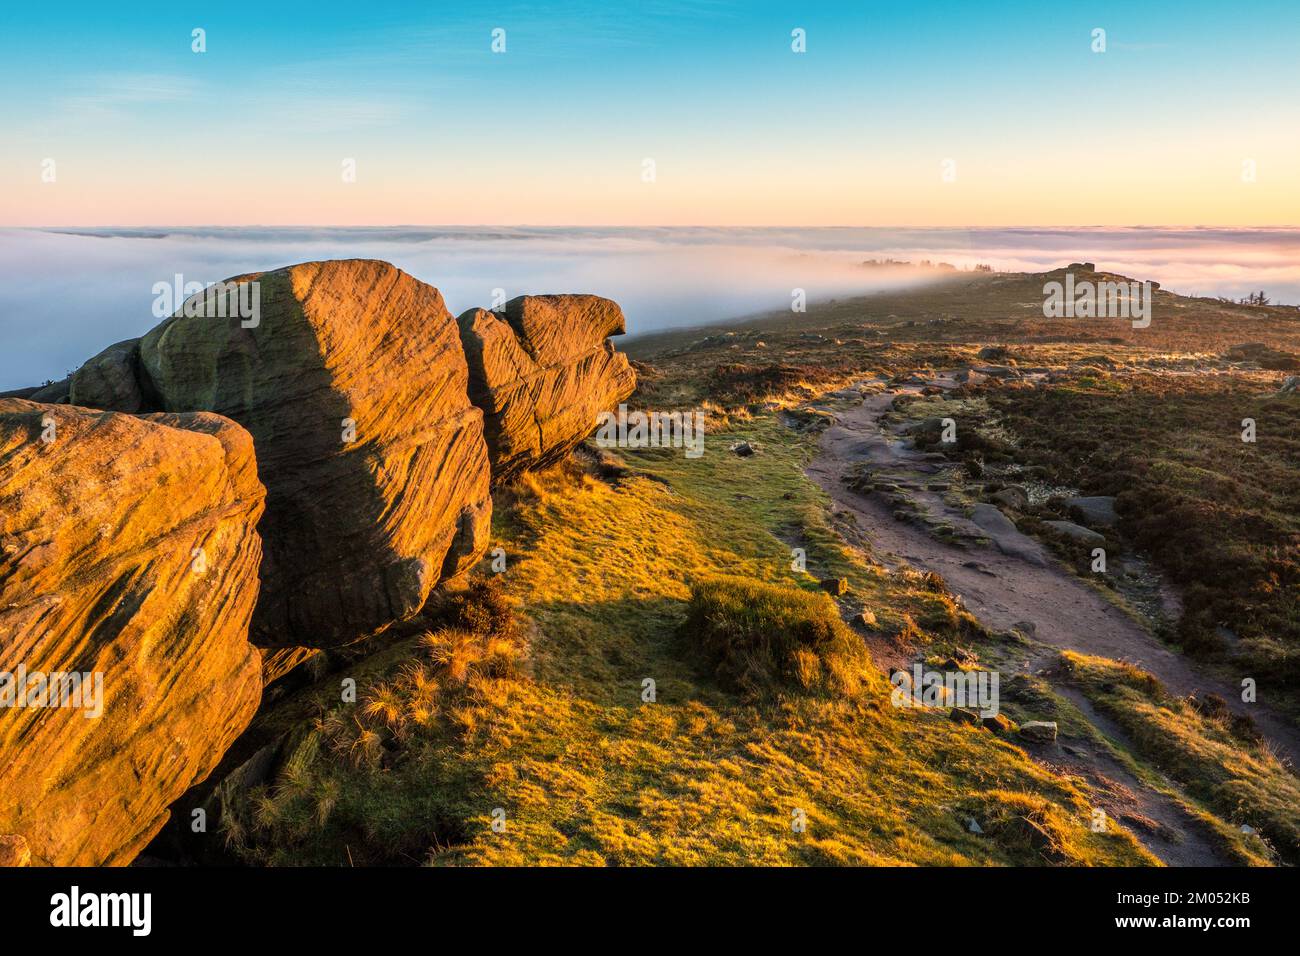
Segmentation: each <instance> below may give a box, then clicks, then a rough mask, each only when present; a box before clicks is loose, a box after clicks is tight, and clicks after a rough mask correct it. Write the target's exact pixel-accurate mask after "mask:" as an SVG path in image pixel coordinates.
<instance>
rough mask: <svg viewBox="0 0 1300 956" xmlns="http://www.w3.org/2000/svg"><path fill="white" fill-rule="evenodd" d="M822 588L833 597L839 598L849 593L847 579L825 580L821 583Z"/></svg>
mask: <svg viewBox="0 0 1300 956" xmlns="http://www.w3.org/2000/svg"><path fill="white" fill-rule="evenodd" d="M822 587H823V588H825V589H826V590H827V591H829V592H830V593H831V594H832V595H834V596H835V597H841V596H843V595H845V594H848V593H849V579H848V578H827V579H826V580H824V581H822Z"/></svg>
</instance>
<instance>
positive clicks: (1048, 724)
mask: <svg viewBox="0 0 1300 956" xmlns="http://www.w3.org/2000/svg"><path fill="white" fill-rule="evenodd" d="M1020 736H1022V737H1024V738H1025V739H1026V740H1032V741H1033V742H1034V743H1038V744H1050V743H1051V742H1052V741H1054V740H1056V721H1054V720H1027V721H1025V722H1024V723H1023V724H1021V725H1020Z"/></svg>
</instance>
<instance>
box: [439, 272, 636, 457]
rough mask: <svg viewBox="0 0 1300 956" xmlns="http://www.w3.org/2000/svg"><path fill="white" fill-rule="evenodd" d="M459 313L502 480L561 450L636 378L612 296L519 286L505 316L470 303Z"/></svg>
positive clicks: (475, 394) (476, 396) (472, 383)
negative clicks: (617, 339) (526, 290)
mask: <svg viewBox="0 0 1300 956" xmlns="http://www.w3.org/2000/svg"><path fill="white" fill-rule="evenodd" d="M457 321H458V324H459V325H460V335H461V342H462V343H463V345H464V347H465V357H466V359H467V360H468V362H469V388H470V397H471V398H472V399H473V401H474V403H475V404H476V405H478V406H479V407H481V408H482V409H483V413H484V426H483V428H484V434H485V436H486V438H487V443H488V450H489V452H490V453H491V456H492V478H493V480H494V481H497V482H500V481H503V480H505V479H508V478H510V477H511V476H513V475H515V474H518V473H519V472H520V471H524V470H527V469H530V468H537V467H540V466H543V465H546V464H549V463H551V462H553V461H556V460H557V459H559V458H561V457H562V456H563V455H565V454H567V453H568V452H569V451H570V450H572V449H573V448H574V446H576V445H577V444H578V443H579V442H581V441H582V440H583V439H584V438H586V437H587V436H588V435H590V434H591V432H592V431H593V430H594V429H595V427H596V416H597V414H598V413H599V412H601V411H603V410H612V409H613V408H614V407H615V406H617V405H618V403H619V402H621V401H623V400H624V399H626V398H627V397H628V396H629V395H631V394H632V391H633V389H635V388H636V373H635V372H633V370H632V368H631V367H630V366H629V365H628V361H627V357H626V356H624V355H622V354H620V353H619V352H616V351H615V350H614V347H613V345H612V344H610V343H609V341H608V337H609V336H611V335H621V334H622V333H623V331H624V319H623V310H622V309H620V308H619V307H618V304H617V303H616V302H613V301H611V300H609V299H603V298H601V297H599V296H594V295H527V296H519V297H518V298H515V299H511V300H510V301H509V302H507V303H506V307H505V314H504V316H499V315H496V314H495V313H492V312H488V311H485V310H483V309H471V310H469V311H468V312H466V313H464V314H463V315H461V316H460V318H459V319H458V320H457Z"/></svg>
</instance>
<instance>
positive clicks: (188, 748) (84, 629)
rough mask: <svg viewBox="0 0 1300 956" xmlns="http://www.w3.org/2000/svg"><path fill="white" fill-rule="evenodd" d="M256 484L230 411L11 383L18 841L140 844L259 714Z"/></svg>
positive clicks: (67, 848) (69, 852) (13, 804)
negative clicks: (166, 407) (77, 399)
mask: <svg viewBox="0 0 1300 956" xmlns="http://www.w3.org/2000/svg"><path fill="white" fill-rule="evenodd" d="M263 501H264V493H263V489H262V486H261V485H260V483H259V482H258V478H257V468H256V463H255V461H254V456H253V442H252V439H251V437H250V436H249V434H248V433H247V432H246V431H244V429H242V428H240V427H239V426H238V425H236V424H234V423H233V422H231V421H228V420H226V419H223V418H221V417H219V416H216V415H211V414H205V413H197V414H155V415H148V416H143V417H135V416H131V415H124V414H117V413H113V412H96V411H91V410H89V409H85V408H77V407H73V406H67V405H44V404H38V403H34V402H31V401H25V400H21V399H4V400H0V671H3V672H4V673H3V674H0V704H4V706H0V834H3V835H5V837H6V838H8V839H11V842H13V843H14V844H15V845H18V843H19V841H21V845H22V846H23V848H24V853H23V854H20V857H22V858H25V855H30V859H31V862H32V863H35V864H53V865H99V864H124V863H127V862H130V860H131V859H132V858H133V857H134V856H135V855H136V853H137V852H139V850H140V848H141V847H143V846H144V844H145V843H147V842H148V840H149V839H150V838H151V837H152V836H153V835H154V834H155V833H156V832H157V831H158V829H159V828H160V827H161V826H162V824H163V822H164V821H165V820H166V818H167V806H168V805H169V804H170V803H172V802H173V801H174V800H176V799H177V798H178V797H179V796H180V795H181V794H182V793H183V792H184V791H185V790H186V789H187V788H189V787H190V786H191V785H192V784H194V783H196V782H198V781H200V780H202V779H203V778H204V777H205V776H206V775H207V774H208V773H210V772H211V770H212V768H213V767H214V766H216V764H217V762H218V760H219V759H220V757H221V755H222V753H224V751H225V750H226V748H227V747H228V746H229V745H230V743H231V742H232V741H233V740H234V739H235V737H236V736H238V735H239V733H240V732H241V731H242V730H243V729H244V728H245V727H246V726H247V725H248V723H249V721H250V720H251V719H252V717H253V714H254V712H255V710H256V709H257V705H258V701H259V700H260V698H261V690H262V683H261V678H260V655H259V653H258V651H257V649H256V648H254V647H252V646H251V645H250V644H249V642H248V626H249V621H250V619H251V617H252V613H253V608H254V605H255V603H256V601H257V593H258V583H257V566H258V562H259V560H260V558H261V544H260V541H259V539H258V535H257V533H256V531H255V530H254V529H255V527H256V525H257V522H258V519H259V518H260V517H261V514H262V508H263ZM54 673H61V674H73V673H76V674H80V675H90V676H88V677H86V678H84V679H82V680H81V682H80V686H79V687H76V685H75V683H74V681H73V679H72V678H70V677H69V678H60V679H59V680H58V681H57V682H56V681H53V680H50V679H49V678H48V677H45V676H44V675H50V674H54ZM38 674H39V675H42V676H41V677H38V676H37V675H38ZM95 675H99V676H98V677H96V676H95ZM74 687H75V688H76V692H75V693H74ZM20 692H21V696H20ZM56 703H63V704H66V705H67V706H60V707H55V706H52V705H53V704H56ZM96 712H98V713H97V714H96ZM87 714H91V715H92V716H87Z"/></svg>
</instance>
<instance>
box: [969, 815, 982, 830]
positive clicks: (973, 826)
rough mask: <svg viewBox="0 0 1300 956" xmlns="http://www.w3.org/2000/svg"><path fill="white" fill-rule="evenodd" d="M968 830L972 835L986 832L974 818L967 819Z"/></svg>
mask: <svg viewBox="0 0 1300 956" xmlns="http://www.w3.org/2000/svg"><path fill="white" fill-rule="evenodd" d="M966 829H967V830H969V831H970V832H971V833H983V832H984V828H983V827H982V826H980V825H979V821H978V820H976V819H975V818H974V817H967V818H966Z"/></svg>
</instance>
